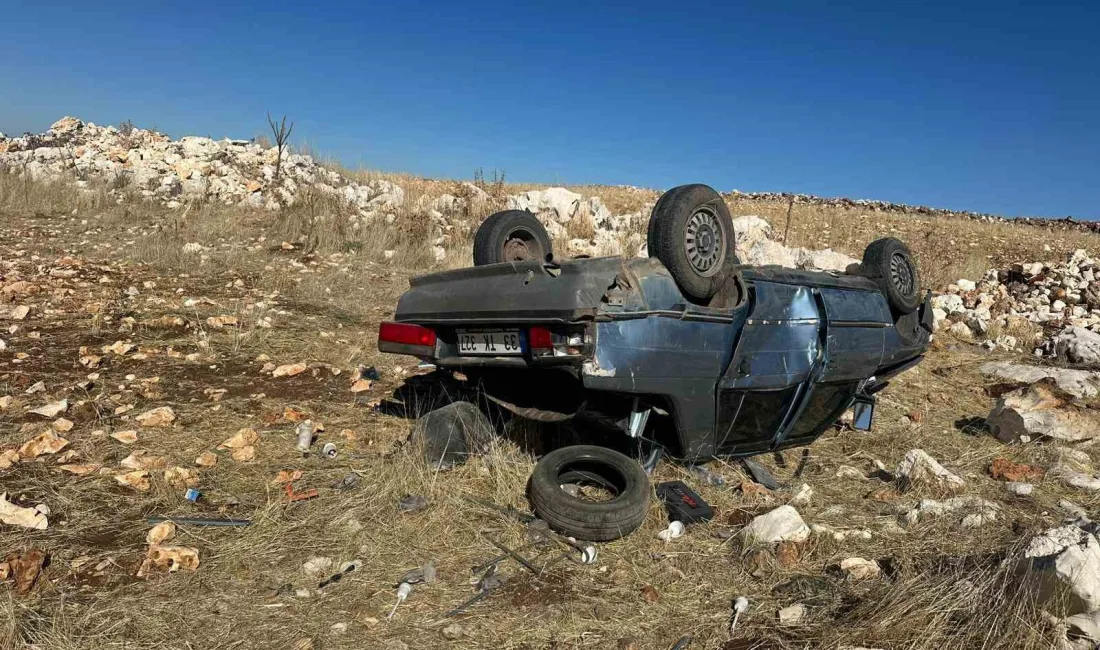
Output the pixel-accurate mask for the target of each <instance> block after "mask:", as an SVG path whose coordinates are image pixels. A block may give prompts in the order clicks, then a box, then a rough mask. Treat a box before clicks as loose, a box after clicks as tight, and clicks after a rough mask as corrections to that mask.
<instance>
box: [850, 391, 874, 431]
mask: <svg viewBox="0 0 1100 650" xmlns="http://www.w3.org/2000/svg"><path fill="white" fill-rule="evenodd" d="M852 411H853V417H852V428H853V429H856V430H857V431H870V430H871V422H872V421H873V420H874V419H875V399H874V398H873V397H857V398H856V402H855V404H853V405H852Z"/></svg>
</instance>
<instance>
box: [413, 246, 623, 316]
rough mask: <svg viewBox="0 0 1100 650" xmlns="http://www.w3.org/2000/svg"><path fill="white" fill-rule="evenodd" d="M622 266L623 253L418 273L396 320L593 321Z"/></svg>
mask: <svg viewBox="0 0 1100 650" xmlns="http://www.w3.org/2000/svg"><path fill="white" fill-rule="evenodd" d="M621 269H622V259H621V258H619V257H602V258H593V259H577V260H569V261H565V262H561V263H560V264H547V263H543V262H539V261H525V262H512V263H502V264H489V265H486V266H475V267H471V268H463V269H456V270H453V271H443V272H440V273H432V274H429V275H422V276H419V277H415V278H413V279H412V280H411V281H410V283H409V284H410V287H409V290H408V291H406V292H405V293H404V295H402V296H401V298H400V300H399V301H398V303H397V311H396V314H395V316H394V320H396V321H398V322H408V323H418V324H424V325H453V324H462V325H491V324H510V323H520V322H522V323H569V322H576V321H578V320H583V319H591V318H593V317H594V316H595V315H596V312H597V310H598V309H599V308H600V305H601V304H603V302H604V297H605V294H606V293H607V291H608V289H609V288H610V287H611V286H612V285H614V284H615V278H616V276H617V275H618V274H619V272H620V270H621Z"/></svg>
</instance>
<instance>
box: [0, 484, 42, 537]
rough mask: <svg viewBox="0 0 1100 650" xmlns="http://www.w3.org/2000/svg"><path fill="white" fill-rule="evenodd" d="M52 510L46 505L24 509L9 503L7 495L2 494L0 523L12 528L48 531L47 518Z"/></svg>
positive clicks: (0, 495)
mask: <svg viewBox="0 0 1100 650" xmlns="http://www.w3.org/2000/svg"><path fill="white" fill-rule="evenodd" d="M48 514H50V509H49V508H47V507H46V505H45V504H39V505H37V506H35V507H33V508H24V507H23V506H17V505H15V504H14V503H12V502H11V501H8V495H7V493H6V492H5V493H0V522H3V523H5V524H8V525H10V526H22V527H23V528H31V529H34V530H46V528H47V527H48V526H49V525H50V524H49V521H48V520H47V519H46V516H47V515H48Z"/></svg>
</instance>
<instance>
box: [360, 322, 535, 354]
mask: <svg viewBox="0 0 1100 650" xmlns="http://www.w3.org/2000/svg"><path fill="white" fill-rule="evenodd" d="M547 334H549V332H547ZM378 340H379V341H381V342H384V343H398V344H400V345H417V346H422V347H429V348H432V347H435V332H434V331H433V330H431V329H428V328H427V327H424V326H422V325H412V324H409V323H382V324H381V325H379V326H378Z"/></svg>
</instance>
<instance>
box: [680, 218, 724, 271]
mask: <svg viewBox="0 0 1100 650" xmlns="http://www.w3.org/2000/svg"><path fill="white" fill-rule="evenodd" d="M723 235H724V233H723V232H722V226H721V224H720V223H719V221H718V216H717V215H716V214H715V213H714V212H712V211H711V210H710V209H707V208H702V209H699V210H696V211H695V213H694V214H692V215H691V217H690V218H689V219H688V222H687V226H686V228H685V229H684V251H685V252H686V253H687V258H688V262H689V263H690V264H691V267H692V268H693V269H695V271H696V272H698V273H699V274H700V275H704V276H707V275H713V274H715V273H717V272H718V270H719V269H720V268H721V266H722V264H721V263H722V261H723V259H724V258H725V241H723Z"/></svg>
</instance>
